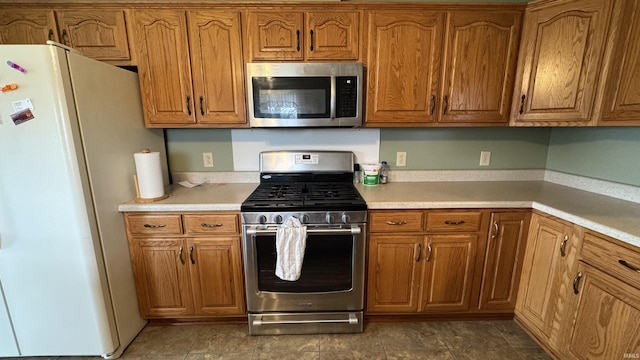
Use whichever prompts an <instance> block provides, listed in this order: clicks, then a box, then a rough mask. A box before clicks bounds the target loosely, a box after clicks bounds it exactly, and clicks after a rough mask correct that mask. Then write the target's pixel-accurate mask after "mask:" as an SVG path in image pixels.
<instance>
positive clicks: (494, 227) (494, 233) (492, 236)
mask: <svg viewBox="0 0 640 360" xmlns="http://www.w3.org/2000/svg"><path fill="white" fill-rule="evenodd" d="M493 229H494V232H493V235H491V240H493V239H495V238H496V236H498V231H500V229H499V228H498V222H497V221H494V222H493Z"/></svg>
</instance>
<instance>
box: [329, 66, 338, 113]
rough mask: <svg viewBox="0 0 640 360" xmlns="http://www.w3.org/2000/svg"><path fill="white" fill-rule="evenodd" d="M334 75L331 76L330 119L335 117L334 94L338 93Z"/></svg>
mask: <svg viewBox="0 0 640 360" xmlns="http://www.w3.org/2000/svg"><path fill="white" fill-rule="evenodd" d="M336 83H337V81H336V77H335V76H332V77H331V100H330V106H331V108H330V110H329V111H330V112H331V119H335V118H336V96H337V94H338V91H337V89H336V86H337V85H336Z"/></svg>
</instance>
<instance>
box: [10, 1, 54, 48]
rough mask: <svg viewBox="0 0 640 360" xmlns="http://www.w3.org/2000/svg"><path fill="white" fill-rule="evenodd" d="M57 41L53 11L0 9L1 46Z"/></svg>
mask: <svg viewBox="0 0 640 360" xmlns="http://www.w3.org/2000/svg"><path fill="white" fill-rule="evenodd" d="M47 40H53V41H59V39H58V29H57V27H56V19H55V15H54V13H53V11H51V10H46V9H16V8H14V7H12V8H11V9H0V43H1V44H45V43H46V42H47Z"/></svg>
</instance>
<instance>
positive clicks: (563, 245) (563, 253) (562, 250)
mask: <svg viewBox="0 0 640 360" xmlns="http://www.w3.org/2000/svg"><path fill="white" fill-rule="evenodd" d="M568 240H569V235H565V236H564V239H562V242H561V243H560V256H562V257H565V256H566V255H567V253H566V251H565V248H566V247H567V241H568Z"/></svg>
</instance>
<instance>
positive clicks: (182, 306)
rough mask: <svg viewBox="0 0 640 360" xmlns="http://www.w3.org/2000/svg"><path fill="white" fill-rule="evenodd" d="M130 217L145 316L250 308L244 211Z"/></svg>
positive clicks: (237, 312) (240, 312)
mask: <svg viewBox="0 0 640 360" xmlns="http://www.w3.org/2000/svg"><path fill="white" fill-rule="evenodd" d="M125 219H126V224H127V232H128V234H129V246H130V251H131V261H132V264H133V270H134V276H135V281H136V289H137V292H138V302H139V305H140V312H141V314H142V316H143V317H145V318H189V317H211V316H240V315H244V314H245V313H246V310H245V302H244V286H243V275H242V260H241V259H242V253H241V245H240V243H241V241H240V232H239V218H238V214H236V213H221V214H218V213H196V214H175V213H172V214H162V213H154V214H134V213H129V214H126V215H125ZM183 225H184V226H183ZM183 228H184V230H183Z"/></svg>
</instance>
